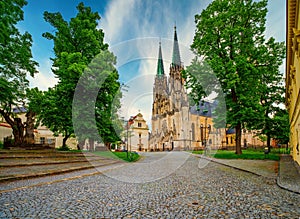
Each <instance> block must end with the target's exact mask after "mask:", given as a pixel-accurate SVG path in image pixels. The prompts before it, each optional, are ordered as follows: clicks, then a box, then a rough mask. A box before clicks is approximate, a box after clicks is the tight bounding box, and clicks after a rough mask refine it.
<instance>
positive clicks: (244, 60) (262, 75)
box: [187, 0, 284, 154]
mask: <svg viewBox="0 0 300 219" xmlns="http://www.w3.org/2000/svg"><path fill="white" fill-rule="evenodd" d="M266 14H267V0H260V1H253V0H243V1H240V0H214V1H213V2H212V3H211V4H210V5H209V6H208V7H207V8H206V9H205V10H203V11H202V12H201V14H199V15H196V16H195V22H196V32H195V36H194V41H193V43H192V45H191V48H192V50H193V51H194V52H195V54H196V55H197V56H199V57H203V59H204V60H205V62H206V63H208V64H209V66H210V67H211V69H212V70H213V73H214V74H215V75H216V78H217V79H218V80H219V84H220V85H221V89H222V93H223V95H224V96H225V100H226V109H227V115H226V122H227V124H228V125H229V126H231V127H234V128H235V131H236V153H237V154H241V153H242V150H241V134H242V128H243V127H248V128H250V129H251V128H253V127H257V124H263V123H264V119H263V118H264V113H265V108H264V106H263V105H262V104H261V101H262V96H263V95H265V94H266V93H263V91H266V88H267V87H268V85H269V84H271V81H267V79H268V77H270V78H272V77H274V75H276V74H278V67H279V65H280V64H281V63H282V59H283V57H284V50H283V44H282V43H277V42H275V41H274V39H272V38H271V39H269V40H266V39H265V23H266ZM187 74H188V75H191V74H190V73H189V72H188V71H187ZM199 74H200V73H199ZM211 89H212V90H213V89H219V87H217V88H211ZM197 90H198V91H197ZM199 91H201V89H199V88H198V87H197V86H195V88H193V87H192V92H199ZM194 96H198V97H199V96H202V95H201V93H200V95H194Z"/></svg>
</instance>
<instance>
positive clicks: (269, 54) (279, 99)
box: [253, 38, 288, 149]
mask: <svg viewBox="0 0 300 219" xmlns="http://www.w3.org/2000/svg"><path fill="white" fill-rule="evenodd" d="M284 57H285V45H284V43H277V42H275V40H274V38H270V39H269V40H268V41H267V42H266V43H265V46H264V47H262V53H261V55H260V59H261V62H263V63H265V65H262V66H261V67H260V69H261V78H260V80H259V82H260V86H259V90H260V95H261V97H260V105H261V106H262V109H263V117H262V120H261V123H256V124H254V126H253V128H255V129H258V130H261V134H263V135H265V136H266V137H267V146H268V148H269V149H270V146H271V144H270V143H271V138H272V137H274V138H276V136H277V134H276V132H280V131H282V129H281V126H282V127H285V126H286V124H287V123H288V118H287V117H286V116H284V112H285V111H286V110H284V109H282V106H283V105H284V101H285V97H284V96H285V88H284V85H283V81H284V79H283V74H282V73H281V72H280V71H279V67H280V65H281V64H282V62H283V58H284ZM275 115H276V116H275ZM279 115H282V116H283V117H285V118H286V119H287V120H286V121H284V120H278V116H279ZM279 121H282V124H279Z"/></svg>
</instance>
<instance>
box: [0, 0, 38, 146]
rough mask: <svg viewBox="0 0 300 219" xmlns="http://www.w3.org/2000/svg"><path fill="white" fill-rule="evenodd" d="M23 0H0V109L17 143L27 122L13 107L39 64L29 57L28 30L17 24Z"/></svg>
mask: <svg viewBox="0 0 300 219" xmlns="http://www.w3.org/2000/svg"><path fill="white" fill-rule="evenodd" d="M26 4H27V2H26V1H25V0H8V1H1V2H0V14H1V20H0V28H1V32H0V90H1V91H4V92H1V93H0V113H1V115H2V116H3V117H4V119H5V120H6V122H7V123H8V124H9V125H10V126H11V127H12V129H13V135H14V140H15V142H14V143H15V144H16V145H21V144H23V143H24V129H25V128H26V124H25V123H23V122H24V121H21V119H19V118H15V115H14V114H13V108H15V107H20V106H24V105H25V99H26V89H27V88H28V86H29V81H28V79H27V78H26V76H27V75H31V76H34V74H35V73H36V72H37V70H36V67H37V65H38V63H37V62H35V61H34V60H33V59H32V53H31V46H32V38H31V35H30V34H29V33H28V32H25V33H20V31H19V30H18V28H17V27H16V24H17V23H18V22H19V21H22V20H23V16H24V15H23V10H22V8H23V6H25V5H26Z"/></svg>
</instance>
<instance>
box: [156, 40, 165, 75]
mask: <svg viewBox="0 0 300 219" xmlns="http://www.w3.org/2000/svg"><path fill="white" fill-rule="evenodd" d="M164 74H165V71H164V63H163V59H162V52H161V42H159V51H158V61H157V75H158V76H162V75H164Z"/></svg>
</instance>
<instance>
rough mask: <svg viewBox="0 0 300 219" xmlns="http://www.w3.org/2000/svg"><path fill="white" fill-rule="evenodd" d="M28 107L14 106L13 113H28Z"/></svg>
mask: <svg viewBox="0 0 300 219" xmlns="http://www.w3.org/2000/svg"><path fill="white" fill-rule="evenodd" d="M26 112H27V109H26V108H25V107H24V106H21V107H15V108H13V113H26Z"/></svg>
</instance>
